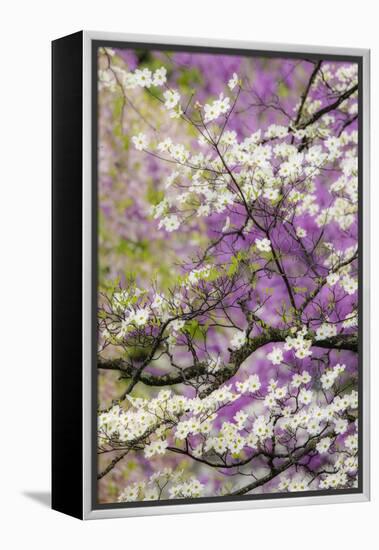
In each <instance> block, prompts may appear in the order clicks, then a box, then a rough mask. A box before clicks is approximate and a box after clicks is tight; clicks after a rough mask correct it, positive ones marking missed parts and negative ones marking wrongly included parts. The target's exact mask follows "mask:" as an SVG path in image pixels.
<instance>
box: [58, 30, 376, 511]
mask: <svg viewBox="0 0 379 550" xmlns="http://www.w3.org/2000/svg"><path fill="white" fill-rule="evenodd" d="M368 158H369V52H368V51H367V50H357V49H348V48H327V47H315V46H312V47H311V46H291V45H280V44H259V43H245V42H227V41H221V40H220V41H212V40H205V39H184V38H167V37H146V36H136V35H122V34H109V33H101V32H79V33H76V34H74V35H70V36H67V37H64V38H61V39H59V40H56V41H54V42H53V405H52V409H53V508H54V509H56V510H59V511H62V512H65V513H68V514H71V515H73V516H76V517H79V518H84V519H86V518H111V517H120V516H135V515H148V514H162V513H179V512H192V511H206V510H229V509H245V508H254V507H262V506H279V505H280V506H284V505H301V504H314V503H326V502H330V503H339V502H347V501H350V502H357V501H363V500H367V499H368V498H369V255H368V250H369V234H368V227H369V221H368V211H369V208H368V204H369V162H368Z"/></svg>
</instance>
